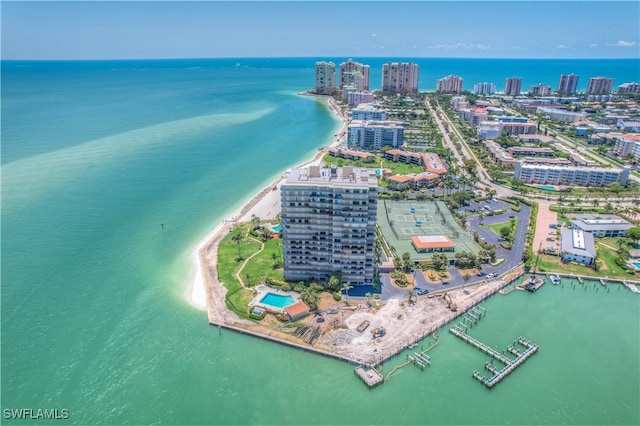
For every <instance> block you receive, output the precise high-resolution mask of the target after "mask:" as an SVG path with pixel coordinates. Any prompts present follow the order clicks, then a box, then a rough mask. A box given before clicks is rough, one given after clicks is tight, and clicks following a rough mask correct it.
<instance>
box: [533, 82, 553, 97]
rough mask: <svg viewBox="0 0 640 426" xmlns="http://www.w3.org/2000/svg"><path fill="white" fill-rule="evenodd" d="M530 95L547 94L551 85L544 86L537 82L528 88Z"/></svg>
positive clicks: (549, 92)
mask: <svg viewBox="0 0 640 426" xmlns="http://www.w3.org/2000/svg"><path fill="white" fill-rule="evenodd" d="M529 94H530V95H537V96H549V95H550V94H551V86H545V85H544V84H542V83H538V84H536V85H535V86H531V87H530V88H529Z"/></svg>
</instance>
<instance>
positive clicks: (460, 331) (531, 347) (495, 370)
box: [449, 324, 539, 389]
mask: <svg viewBox="0 0 640 426" xmlns="http://www.w3.org/2000/svg"><path fill="white" fill-rule="evenodd" d="M449 331H450V332H451V333H453V334H454V335H456V336H458V337H459V338H460V339H462V340H464V341H465V342H467V343H469V344H470V345H472V346H475V347H476V348H478V349H480V350H481V351H482V352H484V353H486V354H487V355H489V356H491V357H492V358H493V359H495V360H498V361H500V362H501V363H502V364H504V367H502V368H499V367H496V366H494V365H493V361H487V362H485V364H484V368H485V369H486V370H488V371H489V372H490V373H491V374H492V376H491V377H490V378H486V377H485V376H483V375H482V374H480V372H479V371H477V370H474V371H473V373H472V375H471V377H473V378H474V379H476V380H478V381H479V382H480V383H482V384H483V385H485V386H486V387H487V388H489V389H491V388H493V387H494V386H495V385H497V384H498V383H500V382H501V381H502V380H503V379H504V378H505V377H507V376H508V375H509V374H511V372H512V371H513V370H515V369H516V368H518V367H519V366H520V365H522V363H523V362H525V361H526V360H527V359H528V358H529V357H530V356H531V355H533V354H534V353H536V352H537V351H538V348H539V346H538V345H536V344H535V343H531V341H529V340H527V339H525V338H523V337H518V339H517V340H514V341H513V345H509V346H508V347H507V351H508V352H509V353H510V354H512V355H514V356H515V358H514V359H511V358H508V357H506V356H505V355H503V354H501V353H500V352H498V351H496V350H495V349H492V348H490V347H489V346H487V345H485V344H484V343H482V342H480V341H479V340H476V339H474V338H473V337H471V336H469V335H468V334H467V333H466V327H461V326H460V325H458V324H455V325H454V326H453V327H451V328H450V329H449ZM516 345H520V346H522V347H523V348H524V349H523V350H520V349H518V348H516Z"/></svg>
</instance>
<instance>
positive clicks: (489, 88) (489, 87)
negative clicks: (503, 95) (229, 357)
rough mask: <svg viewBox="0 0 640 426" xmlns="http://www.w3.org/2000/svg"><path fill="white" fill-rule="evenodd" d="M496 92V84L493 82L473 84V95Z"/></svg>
mask: <svg viewBox="0 0 640 426" xmlns="http://www.w3.org/2000/svg"><path fill="white" fill-rule="evenodd" d="M494 93H496V85H495V84H494V83H476V84H474V85H473V94H474V95H493V94H494Z"/></svg>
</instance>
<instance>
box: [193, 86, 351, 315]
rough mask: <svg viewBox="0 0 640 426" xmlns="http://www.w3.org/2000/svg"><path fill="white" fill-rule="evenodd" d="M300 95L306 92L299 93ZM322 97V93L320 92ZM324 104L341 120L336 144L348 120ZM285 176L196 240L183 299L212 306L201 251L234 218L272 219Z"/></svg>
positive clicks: (334, 138) (220, 235) (314, 160)
mask: <svg viewBox="0 0 640 426" xmlns="http://www.w3.org/2000/svg"><path fill="white" fill-rule="evenodd" d="M300 95H305V96H310V95H309V94H306V93H300ZM311 96H315V95H311ZM322 98H325V97H324V96H322ZM327 105H328V106H329V109H330V110H331V111H333V113H334V114H335V115H336V116H337V117H338V118H339V119H340V120H341V121H342V127H341V128H340V130H339V131H338V132H337V133H336V134H335V135H332V136H331V140H332V142H331V144H330V145H329V146H338V145H339V144H340V138H341V137H343V136H346V131H347V125H348V122H347V120H346V118H345V117H343V116H342V113H341V111H340V109H339V108H338V107H337V106H336V105H335V102H334V100H333V98H331V97H329V98H327ZM325 151H326V147H325V149H322V150H321V151H320V152H318V153H317V154H316V155H315V156H314V157H313V158H312V159H311V160H309V161H306V162H304V163H303V164H301V165H298V166H296V167H305V166H309V165H319V164H320V162H321V161H322V156H323V155H324V153H325ZM285 180H286V171H285V172H284V173H283V174H281V175H279V176H278V177H277V179H276V180H275V181H273V182H271V184H269V185H267V186H265V187H264V188H263V189H262V190H261V191H260V192H259V193H258V194H257V195H256V196H255V197H253V198H251V199H250V200H249V201H248V202H247V203H246V204H244V205H243V206H242V207H241V208H239V209H238V210H236V211H235V212H233V214H232V215H231V216H230V217H227V218H226V219H224V220H223V221H222V222H221V223H220V224H218V225H217V226H216V227H214V228H213V230H212V231H211V232H209V233H208V234H207V235H206V236H205V237H204V238H203V239H202V240H200V241H199V242H198V244H197V245H196V248H195V249H194V251H193V258H194V262H195V265H196V271H195V274H194V276H193V278H192V280H191V283H190V284H189V285H188V288H187V291H186V299H187V301H188V302H189V304H190V305H191V306H193V307H194V308H196V309H198V310H202V311H207V310H211V309H214V307H213V306H211V302H212V300H211V298H212V296H213V295H208V294H207V285H206V283H205V277H206V276H205V267H206V266H205V262H206V259H205V257H206V256H205V253H206V252H208V251H209V249H210V248H211V246H212V245H214V244H217V243H219V241H221V240H222V238H223V237H224V236H225V235H226V234H227V233H228V232H229V231H230V230H231V229H232V228H233V226H232V225H235V224H236V223H238V222H246V221H248V220H250V218H251V216H252V215H254V214H255V215H256V216H258V217H259V218H261V219H262V220H273V219H275V217H276V216H277V215H278V213H280V191H279V189H280V186H281V185H282V183H284V181H285ZM216 241H217V242H216ZM211 284H215V283H211ZM214 310H215V309H214Z"/></svg>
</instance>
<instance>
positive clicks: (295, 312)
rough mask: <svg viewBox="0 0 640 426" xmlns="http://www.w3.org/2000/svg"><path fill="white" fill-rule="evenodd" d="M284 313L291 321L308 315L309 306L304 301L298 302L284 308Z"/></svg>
mask: <svg viewBox="0 0 640 426" xmlns="http://www.w3.org/2000/svg"><path fill="white" fill-rule="evenodd" d="M284 313H285V315H286V316H287V317H289V319H290V320H291V321H297V320H299V319H300V318H304V317H306V316H307V315H309V307H308V306H307V304H306V303H304V302H298V303H294V304H293V305H289V306H287V307H286V308H284Z"/></svg>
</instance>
